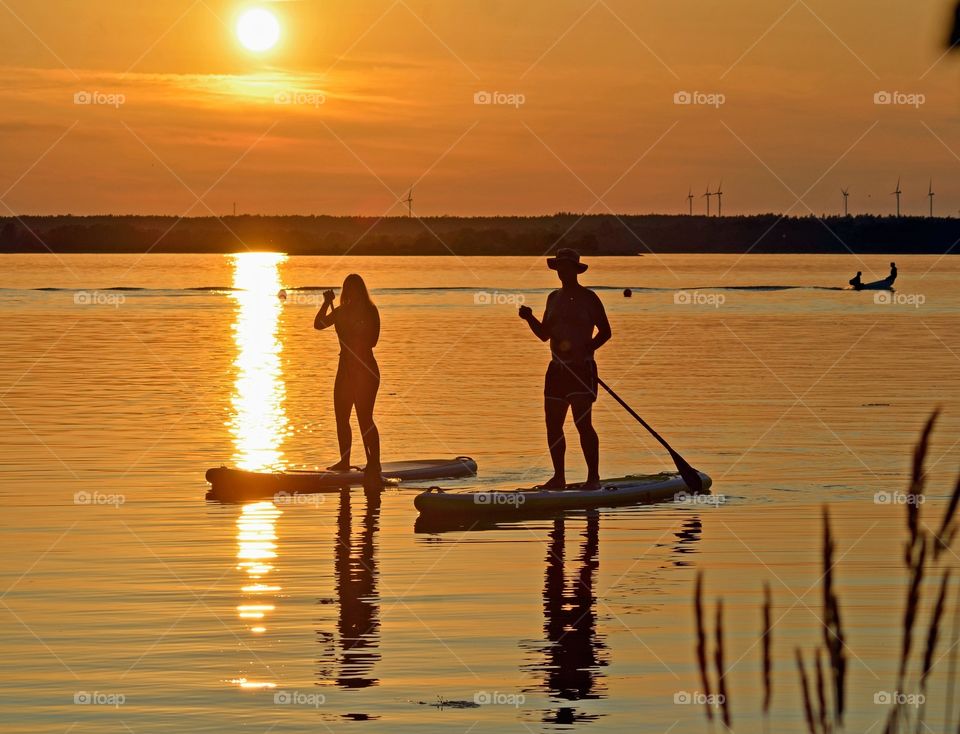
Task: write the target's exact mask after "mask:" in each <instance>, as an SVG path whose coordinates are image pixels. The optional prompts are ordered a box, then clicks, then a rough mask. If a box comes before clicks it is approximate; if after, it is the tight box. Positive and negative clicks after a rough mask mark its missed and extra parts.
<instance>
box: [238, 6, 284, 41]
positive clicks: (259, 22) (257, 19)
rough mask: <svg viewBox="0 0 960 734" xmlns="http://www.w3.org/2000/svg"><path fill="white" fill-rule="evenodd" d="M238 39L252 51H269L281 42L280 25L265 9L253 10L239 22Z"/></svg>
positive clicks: (245, 14) (245, 13) (242, 16)
mask: <svg viewBox="0 0 960 734" xmlns="http://www.w3.org/2000/svg"><path fill="white" fill-rule="evenodd" d="M237 38H238V39H239V40H240V43H242V44H243V45H244V47H245V48H247V49H249V50H250V51H269V50H270V49H271V48H273V47H274V46H276V45H277V41H279V40H280V23H279V22H278V21H277V18H276V16H275V15H274V14H273V13H271V12H270V11H268V10H264V9H263V8H252V9H250V10H247V11H246V12H244V13H243V15H241V16H240V19H239V20H238V21H237Z"/></svg>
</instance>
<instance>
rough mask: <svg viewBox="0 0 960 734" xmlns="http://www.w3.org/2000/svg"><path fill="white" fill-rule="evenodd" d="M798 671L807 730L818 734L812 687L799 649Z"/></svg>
mask: <svg viewBox="0 0 960 734" xmlns="http://www.w3.org/2000/svg"><path fill="white" fill-rule="evenodd" d="M797 671H798V673H799V674H800V689H801V691H802V692H803V715H804V717H805V718H806V720H807V730H808V731H809V732H810V734H817V726H816V723H815V722H816V719H814V718H813V702H812V701H811V700H810V686H809V684H808V683H807V671H806V669H805V668H804V667H803V653H801V652H800V648H799V647H798V648H797Z"/></svg>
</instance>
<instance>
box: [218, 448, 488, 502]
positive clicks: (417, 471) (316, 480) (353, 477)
mask: <svg viewBox="0 0 960 734" xmlns="http://www.w3.org/2000/svg"><path fill="white" fill-rule="evenodd" d="M476 473H477V462H475V461H474V460H473V459H471V458H470V457H468V456H457V457H456V458H453V459H418V460H416V461H388V462H387V463H385V464H384V465H383V468H382V470H381V474H382V476H383V478H384V479H385V480H387V481H388V482H397V481H403V480H423V479H456V478H459V477H472V476H475V475H476ZM363 480H364V475H363V472H362V471H361V470H359V469H352V470H350V471H280V472H251V471H244V470H242V469H230V468H229V467H226V466H221V467H218V468H215V469H208V470H207V481H208V482H210V491H209V493H208V494H207V497H208V499H215V500H220V501H221V502H243V501H244V500H248V499H265V498H269V497H270V496H271V495H274V494H277V493H278V492H286V493H288V494H297V493H299V494H309V493H311V492H337V491H339V490H340V489H341V488H342V487H350V486H354V485H361V484H363Z"/></svg>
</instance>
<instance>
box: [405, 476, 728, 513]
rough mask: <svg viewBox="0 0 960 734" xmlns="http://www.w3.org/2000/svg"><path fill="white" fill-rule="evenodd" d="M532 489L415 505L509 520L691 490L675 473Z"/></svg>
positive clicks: (443, 496)
mask: <svg viewBox="0 0 960 734" xmlns="http://www.w3.org/2000/svg"><path fill="white" fill-rule="evenodd" d="M700 478H701V479H702V480H703V489H704V491H703V492H702V494H709V493H710V492H709V490H710V485H711V484H713V481H712V480H711V479H710V477H708V476H707V475H706V474H704V473H703V472H700ZM579 486H580V485H576V484H571V485H569V486H568V488H567V489H564V490H556V489H540V488H539V487H530V488H528V489H510V490H491V491H477V490H473V491H456V490H455V491H451V492H444V491H443V490H439V491H437V490H428V491H427V492H424V493H423V494H419V495H417V496H416V498H415V499H414V500H413V503H414V505H416V507H417V509H418V510H420V513H421V515H429V516H443V517H450V516H458V517H470V518H478V519H479V518H488V517H496V518H502V519H509V518H511V517H523V516H524V515H535V514H538V513H544V512H555V511H556V512H562V511H564V510H586V509H591V508H595V507H618V506H621V505H643V504H650V503H653V502H663V501H665V500H674V499H677V498H678V496H683V497H687V496H689V495H688V493H689V490H688V489H687V485H686V484H685V483H684V481H683V479H682V478H681V477H680V475H679V474H677V473H676V472H661V473H660V474H646V475H635V476H628V477H618V478H616V479H602V480H601V481H600V489H589V490H584V489H578V487H579Z"/></svg>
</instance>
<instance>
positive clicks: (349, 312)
mask: <svg viewBox="0 0 960 734" xmlns="http://www.w3.org/2000/svg"><path fill="white" fill-rule="evenodd" d="M335 300H336V296H335V294H334V292H333V291H326V292H325V293H324V294H323V305H322V306H321V307H320V311H319V313H317V316H316V318H315V319H314V322H313V326H314V328H315V329H321V330H322V329H327V328H329V327H331V326H333V327H334V328H335V330H336V332H337V338H338V339H339V340H340V361H339V364H338V365H337V377H336V380H335V381H334V385H333V410H334V415H335V417H336V421H337V442H338V444H339V446H340V460H339V461H338V462H337V463H336V464H334V465H333V466H330V467H328V468H329V469H330V470H331V471H348V470H349V469H350V450H351V448H352V446H351V444H352V443H353V432H352V430H351V429H350V413H351V412H352V411H356V414H357V423H358V424H359V426H360V435H361V436H362V437H363V448H364V451H365V453H366V457H367V463H366V469H365V470H364V471H365V474H366V476H367V479H368V480H372V481H379V480H380V432H379V431H378V430H377V424H376V423H375V422H374V420H373V407H374V404H375V403H376V400H377V391H378V390H379V389H380V367H379V365H377V360H376V358H375V357H374V356H373V349H374V347H376V346H377V342H378V341H379V339H380V312H379V311H378V310H377V307H376V306H375V305H374V303H373V301H372V300H371V299H370V294H369V292H368V291H367V286H366V283H364V282H363V278H361V277H360V276H359V275H357V274H356V273H351V274H350V275H348V276H347V277H346V278H345V279H344V281H343V288H342V289H341V291H340V305H339V306H337V307H334V305H333V304H334V301H335Z"/></svg>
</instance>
